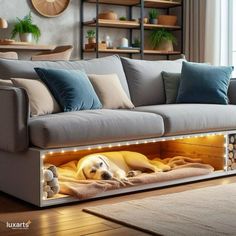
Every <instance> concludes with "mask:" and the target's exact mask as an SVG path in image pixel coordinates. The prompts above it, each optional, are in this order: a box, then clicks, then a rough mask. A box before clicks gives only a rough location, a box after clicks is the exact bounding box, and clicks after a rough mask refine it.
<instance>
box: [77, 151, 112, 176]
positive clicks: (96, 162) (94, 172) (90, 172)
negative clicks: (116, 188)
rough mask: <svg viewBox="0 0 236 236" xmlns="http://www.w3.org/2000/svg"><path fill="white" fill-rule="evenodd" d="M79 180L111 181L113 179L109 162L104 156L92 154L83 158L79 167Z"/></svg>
mask: <svg viewBox="0 0 236 236" xmlns="http://www.w3.org/2000/svg"><path fill="white" fill-rule="evenodd" d="M77 169H78V171H77V178H78V179H81V180H85V179H94V180H109V179H112V178H113V173H111V171H110V165H109V160H108V158H107V157H105V156H104V155H100V154H92V155H89V156H86V157H84V158H82V159H81V160H80V161H79V162H78V165H77Z"/></svg>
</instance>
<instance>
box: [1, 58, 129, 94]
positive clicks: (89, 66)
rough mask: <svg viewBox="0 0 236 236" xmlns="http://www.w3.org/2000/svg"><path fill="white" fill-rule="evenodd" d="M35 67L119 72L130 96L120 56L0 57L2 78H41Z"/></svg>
mask: <svg viewBox="0 0 236 236" xmlns="http://www.w3.org/2000/svg"><path fill="white" fill-rule="evenodd" d="M35 67H43V68H55V69H71V70H84V71H85V72H86V73H88V74H98V75H103V74H114V73H115V74H117V75H118V77H119V79H120V82H121V85H122V87H123V88H124V90H125V92H126V94H127V95H128V97H130V94H129V88H128V84H127V80H126V76H125V73H124V70H123V67H122V63H121V60H120V58H119V56H116V55H114V56H109V57H104V58H99V59H93V60H88V61H55V62H54V61H21V60H6V59H0V79H11V78H26V79H39V77H38V75H37V74H36V72H35V71H34V68H35Z"/></svg>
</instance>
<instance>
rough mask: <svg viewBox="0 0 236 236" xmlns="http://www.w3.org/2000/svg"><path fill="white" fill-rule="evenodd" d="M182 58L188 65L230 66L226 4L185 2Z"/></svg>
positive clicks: (213, 0)
mask: <svg viewBox="0 0 236 236" xmlns="http://www.w3.org/2000/svg"><path fill="white" fill-rule="evenodd" d="M184 12H185V13H184V14H185V16H184V19H185V26H184V27H185V42H184V45H185V54H186V58H187V59H188V60H189V61H194V62H208V63H210V64H212V65H228V64H229V34H228V30H229V24H230V20H229V19H230V18H229V0H185V11H184Z"/></svg>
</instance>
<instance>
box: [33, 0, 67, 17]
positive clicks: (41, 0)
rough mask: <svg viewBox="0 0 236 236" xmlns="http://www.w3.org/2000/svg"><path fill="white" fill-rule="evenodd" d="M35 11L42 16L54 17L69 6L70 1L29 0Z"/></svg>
mask: <svg viewBox="0 0 236 236" xmlns="http://www.w3.org/2000/svg"><path fill="white" fill-rule="evenodd" d="M31 1H32V4H33V6H34V8H35V9H36V11H37V12H38V13H39V14H41V15H42V16H46V17H56V16H59V15H60V14H62V13H63V12H64V11H65V10H66V8H67V7H68V6H69V3H70V0H31Z"/></svg>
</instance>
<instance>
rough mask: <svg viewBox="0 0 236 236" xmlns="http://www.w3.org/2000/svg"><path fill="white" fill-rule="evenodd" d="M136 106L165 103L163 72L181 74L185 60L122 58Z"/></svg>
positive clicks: (132, 98)
mask: <svg viewBox="0 0 236 236" xmlns="http://www.w3.org/2000/svg"><path fill="white" fill-rule="evenodd" d="M121 61H122V64H123V68H124V71H125V74H126V78H127V81H128V85H129V90H130V96H131V100H132V102H133V104H134V105H135V106H147V105H157V104H164V103H165V91H164V84H163V80H162V75H161V72H162V71H166V72H172V73H180V72H181V68H182V62H183V61H185V60H184V59H180V60H176V61H145V60H134V59H128V58H121Z"/></svg>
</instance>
